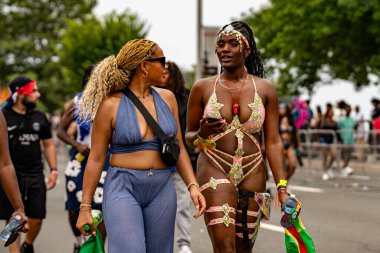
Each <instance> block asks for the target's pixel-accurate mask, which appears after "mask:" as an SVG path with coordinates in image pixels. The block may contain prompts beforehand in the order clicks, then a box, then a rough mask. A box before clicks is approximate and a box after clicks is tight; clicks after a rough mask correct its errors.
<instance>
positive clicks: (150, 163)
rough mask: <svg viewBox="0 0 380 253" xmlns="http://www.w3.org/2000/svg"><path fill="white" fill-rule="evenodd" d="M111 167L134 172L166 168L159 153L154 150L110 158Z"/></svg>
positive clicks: (116, 155)
mask: <svg viewBox="0 0 380 253" xmlns="http://www.w3.org/2000/svg"><path fill="white" fill-rule="evenodd" d="M110 164H111V166H112V167H120V168H126V169H134V170H148V169H157V170H159V169H166V168H168V166H167V165H166V164H165V163H164V162H163V161H162V159H161V157H160V153H159V152H158V151H154V150H144V151H137V152H133V153H125V154H113V155H112V156H111V162H110Z"/></svg>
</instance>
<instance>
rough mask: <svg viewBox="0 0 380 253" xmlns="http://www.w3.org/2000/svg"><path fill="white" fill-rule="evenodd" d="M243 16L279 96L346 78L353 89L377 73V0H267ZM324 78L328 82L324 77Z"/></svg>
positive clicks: (379, 58) (379, 49) (379, 31)
mask: <svg viewBox="0 0 380 253" xmlns="http://www.w3.org/2000/svg"><path fill="white" fill-rule="evenodd" d="M270 3H271V5H268V6H267V7H264V8H263V9H261V10H260V11H258V12H254V11H253V10H250V11H249V12H248V13H245V14H243V19H245V20H246V21H247V22H248V23H249V24H250V25H251V26H252V27H253V29H254V34H255V36H257V38H258V47H259V48H261V49H262V51H261V53H262V55H263V58H264V59H267V61H266V62H267V65H268V66H269V68H268V70H269V73H270V74H272V75H275V76H278V80H276V83H277V85H278V88H279V93H280V94H295V95H297V94H299V93H300V90H301V89H302V88H305V89H306V90H307V91H309V92H310V93H311V92H312V90H313V87H314V86H315V85H316V83H318V82H320V81H324V82H328V81H331V79H337V78H339V79H346V80H349V81H352V82H354V83H355V85H356V87H358V88H359V87H362V86H365V85H367V84H369V79H368V76H369V74H374V75H376V76H377V77H379V74H380V26H379V21H380V1H379V0H367V1H358V0H308V1H303V0H288V1H283V0H271V1H270ZM326 77H327V81H326Z"/></svg>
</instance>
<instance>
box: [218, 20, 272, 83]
mask: <svg viewBox="0 0 380 253" xmlns="http://www.w3.org/2000/svg"><path fill="white" fill-rule="evenodd" d="M228 25H232V26H233V28H235V29H236V30H238V31H239V32H241V33H242V34H243V35H244V36H245V37H246V39H247V40H248V43H249V47H250V48H251V53H250V54H249V55H248V57H247V58H246V59H245V63H244V65H245V67H246V68H247V70H248V73H249V74H253V75H255V76H258V77H260V78H264V77H265V71H264V65H263V62H262V61H261V57H260V53H259V51H258V50H257V46H256V42H255V37H254V36H253V31H252V29H251V27H250V26H249V25H248V24H247V23H245V22H243V21H233V22H232V23H231V24H227V25H225V26H223V28H222V30H221V31H223V30H224V28H226V27H227V26H228ZM221 31H220V32H221ZM220 32H219V33H220Z"/></svg>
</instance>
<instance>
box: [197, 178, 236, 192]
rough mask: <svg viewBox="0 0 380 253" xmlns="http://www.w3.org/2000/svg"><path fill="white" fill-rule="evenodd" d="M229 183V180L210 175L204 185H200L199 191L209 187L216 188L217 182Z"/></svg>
mask: <svg viewBox="0 0 380 253" xmlns="http://www.w3.org/2000/svg"><path fill="white" fill-rule="evenodd" d="M230 183H231V182H230V180H228V179H226V178H223V179H215V178H213V177H211V179H210V181H209V182H208V183H205V184H204V185H202V186H201V188H200V191H203V190H205V189H207V188H209V187H210V188H212V189H214V190H216V187H217V186H218V184H230Z"/></svg>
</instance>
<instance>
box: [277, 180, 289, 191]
mask: <svg viewBox="0 0 380 253" xmlns="http://www.w3.org/2000/svg"><path fill="white" fill-rule="evenodd" d="M287 184H288V180H285V179H280V182H279V183H278V184H277V186H276V189H277V190H278V189H279V188H280V187H283V188H286V185H287Z"/></svg>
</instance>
